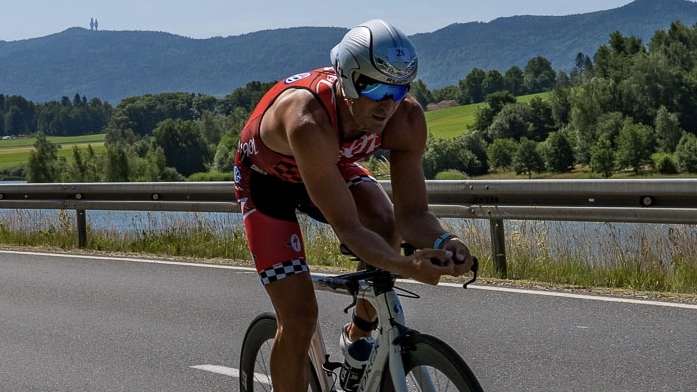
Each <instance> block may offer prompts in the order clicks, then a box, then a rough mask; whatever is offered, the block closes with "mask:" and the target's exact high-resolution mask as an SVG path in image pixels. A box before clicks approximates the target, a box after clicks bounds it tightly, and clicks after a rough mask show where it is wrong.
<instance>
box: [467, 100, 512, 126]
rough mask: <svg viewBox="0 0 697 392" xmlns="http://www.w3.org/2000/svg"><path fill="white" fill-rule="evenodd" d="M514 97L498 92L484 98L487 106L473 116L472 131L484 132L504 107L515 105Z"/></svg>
mask: <svg viewBox="0 0 697 392" xmlns="http://www.w3.org/2000/svg"><path fill="white" fill-rule="evenodd" d="M515 102H516V99H515V97H514V96H513V95H512V94H511V93H510V92H508V91H499V92H496V93H493V94H489V95H487V96H486V103H487V106H486V107H483V108H481V109H479V111H478V112H477V114H476V115H475V120H474V129H478V130H481V131H484V130H486V129H487V128H489V126H490V125H491V122H492V121H493V120H494V117H496V115H497V114H499V112H500V111H501V109H503V108H504V106H506V105H508V104H511V103H515Z"/></svg>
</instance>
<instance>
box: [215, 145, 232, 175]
mask: <svg viewBox="0 0 697 392" xmlns="http://www.w3.org/2000/svg"><path fill="white" fill-rule="evenodd" d="M232 159H233V158H232V152H231V151H230V149H229V148H227V146H226V145H225V144H223V143H220V144H219V145H218V149H217V150H216V151H215V157H214V158H213V169H215V170H217V171H220V172H224V171H230V170H232Z"/></svg>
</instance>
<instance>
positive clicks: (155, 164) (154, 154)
mask: <svg viewBox="0 0 697 392" xmlns="http://www.w3.org/2000/svg"><path fill="white" fill-rule="evenodd" d="M145 161H146V162H147V166H146V168H145V177H146V179H147V181H161V180H162V179H163V178H162V177H163V173H164V171H165V169H166V162H167V158H166V157H165V152H164V150H163V149H162V147H159V146H155V145H153V146H151V148H150V149H149V150H148V153H147V154H146V155H145Z"/></svg>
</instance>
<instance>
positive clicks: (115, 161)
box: [104, 144, 129, 182]
mask: <svg viewBox="0 0 697 392" xmlns="http://www.w3.org/2000/svg"><path fill="white" fill-rule="evenodd" d="M128 178H129V164H128V155H127V154H126V149H125V147H124V146H123V144H111V145H107V149H106V160H105V162H104V179H105V180H106V181H108V182H125V181H128Z"/></svg>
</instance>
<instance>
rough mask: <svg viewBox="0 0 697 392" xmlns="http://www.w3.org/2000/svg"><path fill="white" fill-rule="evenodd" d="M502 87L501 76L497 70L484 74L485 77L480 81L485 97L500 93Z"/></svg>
mask: <svg viewBox="0 0 697 392" xmlns="http://www.w3.org/2000/svg"><path fill="white" fill-rule="evenodd" d="M503 86H504V81H503V75H501V72H499V71H497V70H495V69H494V70H491V71H489V72H487V73H486V77H484V80H483V81H482V93H483V94H484V96H487V95H489V94H491V93H495V92H497V91H502V90H503V88H504V87H503Z"/></svg>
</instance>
